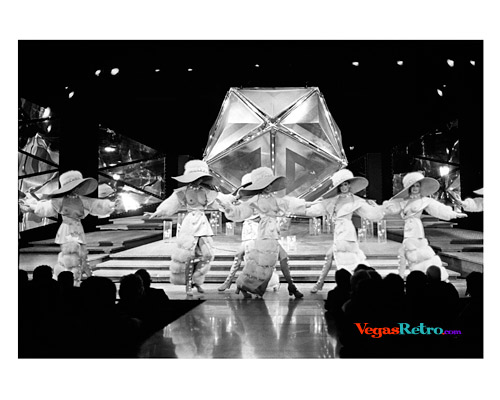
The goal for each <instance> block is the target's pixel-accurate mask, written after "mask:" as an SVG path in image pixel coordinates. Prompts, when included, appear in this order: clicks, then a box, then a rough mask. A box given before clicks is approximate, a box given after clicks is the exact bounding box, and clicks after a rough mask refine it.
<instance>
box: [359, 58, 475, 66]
mask: <svg viewBox="0 0 500 400" xmlns="http://www.w3.org/2000/svg"><path fill="white" fill-rule="evenodd" d="M469 62H470V64H471V65H472V66H475V65H476V62H475V61H474V60H470V61H469ZM446 63H447V64H448V65H449V66H450V67H454V66H455V61H454V60H452V59H451V58H448V59H447V60H446ZM396 64H398V65H399V66H402V65H403V64H404V62H403V61H402V60H398V61H396ZM352 65H354V66H355V67H359V61H353V62H352Z"/></svg>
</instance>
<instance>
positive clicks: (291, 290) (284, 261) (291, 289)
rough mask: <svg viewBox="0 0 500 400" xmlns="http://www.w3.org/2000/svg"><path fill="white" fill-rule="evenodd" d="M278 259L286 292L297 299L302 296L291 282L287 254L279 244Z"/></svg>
mask: <svg viewBox="0 0 500 400" xmlns="http://www.w3.org/2000/svg"><path fill="white" fill-rule="evenodd" d="M278 259H279V261H280V267H281V273H282V274H283V276H284V277H285V279H286V281H287V283H288V294H289V295H290V296H292V295H293V296H295V297H296V298H297V299H300V298H302V297H304V295H303V294H302V293H300V291H299V289H297V286H295V284H294V283H293V279H292V275H291V274H290V265H289V264H288V254H287V252H286V251H285V249H284V248H283V247H281V245H279V253H278Z"/></svg>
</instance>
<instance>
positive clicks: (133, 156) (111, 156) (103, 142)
mask: <svg viewBox="0 0 500 400" xmlns="http://www.w3.org/2000/svg"><path fill="white" fill-rule="evenodd" d="M99 132H100V134H99V168H105V167H113V166H115V165H117V164H123V163H128V162H132V161H139V160H145V159H151V158H156V157H161V156H162V153H161V152H159V151H157V150H155V149H153V148H151V147H149V146H146V145H144V144H142V143H140V142H138V141H136V140H133V139H130V138H128V137H126V136H123V135H120V134H119V133H116V132H115V131H113V130H111V129H109V128H104V127H101V128H100V130H99Z"/></svg>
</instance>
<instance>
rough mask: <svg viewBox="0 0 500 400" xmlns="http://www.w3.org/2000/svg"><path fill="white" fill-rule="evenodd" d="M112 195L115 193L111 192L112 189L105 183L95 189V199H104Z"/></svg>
mask: <svg viewBox="0 0 500 400" xmlns="http://www.w3.org/2000/svg"><path fill="white" fill-rule="evenodd" d="M114 193H115V191H114V190H113V188H112V187H111V186H109V185H108V184H107V183H102V184H100V185H99V187H98V188H97V197H98V198H100V199H105V198H107V197H109V196H111V195H112V194H114Z"/></svg>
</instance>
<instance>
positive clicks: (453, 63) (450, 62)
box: [446, 58, 455, 67]
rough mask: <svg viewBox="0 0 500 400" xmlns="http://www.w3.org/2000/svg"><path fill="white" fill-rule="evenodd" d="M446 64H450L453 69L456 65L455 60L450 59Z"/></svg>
mask: <svg viewBox="0 0 500 400" xmlns="http://www.w3.org/2000/svg"><path fill="white" fill-rule="evenodd" d="M446 62H447V63H448V65H449V66H450V67H453V66H454V65H455V61H453V60H451V59H449V58H448V59H447V60H446Z"/></svg>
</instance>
